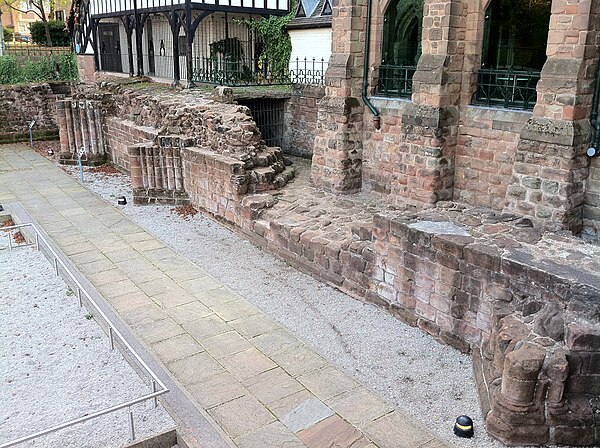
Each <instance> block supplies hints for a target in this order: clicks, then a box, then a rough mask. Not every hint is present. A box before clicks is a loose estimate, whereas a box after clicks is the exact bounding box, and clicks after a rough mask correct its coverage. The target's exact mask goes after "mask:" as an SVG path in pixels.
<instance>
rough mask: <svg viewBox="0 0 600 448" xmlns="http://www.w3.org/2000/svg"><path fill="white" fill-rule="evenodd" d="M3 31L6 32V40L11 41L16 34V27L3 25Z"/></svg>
mask: <svg viewBox="0 0 600 448" xmlns="http://www.w3.org/2000/svg"><path fill="white" fill-rule="evenodd" d="M2 32H3V33H4V42H11V41H12V40H13V37H14V35H15V30H14V28H9V27H7V26H2Z"/></svg>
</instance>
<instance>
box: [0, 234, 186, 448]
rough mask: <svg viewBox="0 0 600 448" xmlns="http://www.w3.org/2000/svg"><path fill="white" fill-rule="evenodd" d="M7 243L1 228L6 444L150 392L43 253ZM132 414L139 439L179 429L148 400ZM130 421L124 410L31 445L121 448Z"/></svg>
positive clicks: (2, 437) (1, 422)
mask: <svg viewBox="0 0 600 448" xmlns="http://www.w3.org/2000/svg"><path fill="white" fill-rule="evenodd" d="M7 246H8V241H7V237H6V234H5V232H1V231H0V279H1V281H0V284H1V285H2V286H1V287H0V378H1V381H2V382H1V384H0V412H1V419H0V443H4V442H8V441H10V440H14V439H16V438H19V437H23V436H26V435H28V434H32V433H34V432H37V431H41V430H44V429H47V428H49V427H51V426H53V425H57V424H60V423H64V422H66V421H68V420H71V419H73V418H77V417H81V416H83V415H87V414H89V413H91V412H94V411H97V410H100V409H104V408H107V407H110V406H114V405H116V404H119V403H123V402H125V401H128V400H130V399H134V398H137V397H140V396H142V395H143V394H145V393H148V391H149V387H148V386H147V385H146V384H145V383H144V382H143V381H142V379H141V378H140V377H139V376H138V375H137V374H136V373H135V371H134V370H133V369H132V367H131V366H130V365H129V364H128V363H127V362H126V361H125V360H124V359H123V357H122V356H121V355H120V353H119V352H118V351H116V350H115V351H111V350H110V348H109V344H108V338H107V337H106V335H105V334H104V333H103V331H102V330H101V329H100V327H99V326H98V325H97V324H96V323H95V322H94V320H93V319H92V318H91V317H92V316H91V315H89V314H87V311H86V310H85V309H80V308H79V306H78V303H77V299H76V298H75V296H74V294H73V293H72V292H71V291H70V290H69V289H68V287H67V285H66V284H65V283H64V282H63V280H62V279H61V278H58V277H56V276H55V275H54V272H53V269H52V267H51V265H50V263H49V262H48V261H47V260H46V258H44V256H43V255H42V254H41V252H36V251H35V250H33V249H32V248H18V249H14V250H13V251H9V250H7V249H6V248H7ZM132 409H133V412H134V421H135V428H136V437H137V438H138V439H139V438H143V437H148V436H150V435H152V434H156V433H160V432H163V431H166V430H168V429H171V428H173V427H174V426H175V424H174V422H173V420H172V419H171V417H170V416H169V414H168V413H167V412H166V411H165V410H164V409H162V407H159V408H158V409H153V408H152V406H151V404H150V402H148V403H146V404H139V405H136V406H134V407H132ZM127 422H128V420H127V413H126V411H125V410H121V411H117V412H115V413H113V414H110V415H107V416H103V417H100V418H97V419H94V420H92V421H89V422H86V423H82V424H79V425H76V426H74V427H71V428H68V429H65V430H62V431H59V432H57V433H54V434H51V435H47V436H43V437H40V438H38V439H36V440H33V441H29V442H26V443H25V445H26V446H34V447H48V448H50V447H77V448H85V447H89V448H98V447H106V448H109V447H119V446H123V445H125V444H127V443H128V439H129V429H128V423H127Z"/></svg>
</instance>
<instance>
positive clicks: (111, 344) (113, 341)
mask: <svg viewBox="0 0 600 448" xmlns="http://www.w3.org/2000/svg"><path fill="white" fill-rule="evenodd" d="M108 339H109V341H110V349H111V350H114V349H115V339H114V336H113V329H112V327H111V326H110V325H109V327H108Z"/></svg>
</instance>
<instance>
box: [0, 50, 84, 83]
mask: <svg viewBox="0 0 600 448" xmlns="http://www.w3.org/2000/svg"><path fill="white" fill-rule="evenodd" d="M78 76H79V74H78V71H77V60H76V58H75V55H74V54H71V53H65V54H62V55H60V56H55V57H50V56H48V57H44V58H42V59H40V60H39V61H28V62H26V63H25V64H23V65H20V64H18V63H17V59H16V58H15V57H14V56H0V84H21V83H26V82H45V81H74V80H77V79H78Z"/></svg>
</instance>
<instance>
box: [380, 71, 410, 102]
mask: <svg viewBox="0 0 600 448" xmlns="http://www.w3.org/2000/svg"><path fill="white" fill-rule="evenodd" d="M416 71H417V67H415V66H410V65H380V66H379V78H378V80H377V88H376V92H377V94H378V95H381V96H388V97H410V96H411V95H412V79H413V76H414V74H415V72H416Z"/></svg>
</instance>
